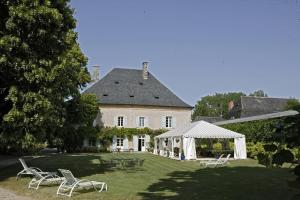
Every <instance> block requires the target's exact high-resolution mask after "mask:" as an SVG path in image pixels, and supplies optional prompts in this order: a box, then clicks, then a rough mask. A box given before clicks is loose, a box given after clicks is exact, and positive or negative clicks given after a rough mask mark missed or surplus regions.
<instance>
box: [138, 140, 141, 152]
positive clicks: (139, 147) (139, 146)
mask: <svg viewBox="0 0 300 200" xmlns="http://www.w3.org/2000/svg"><path fill="white" fill-rule="evenodd" d="M138 151H142V140H141V139H139V145H138Z"/></svg>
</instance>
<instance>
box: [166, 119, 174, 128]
mask: <svg viewBox="0 0 300 200" xmlns="http://www.w3.org/2000/svg"><path fill="white" fill-rule="evenodd" d="M165 125H166V128H172V127H173V117H172V116H166V121H165Z"/></svg>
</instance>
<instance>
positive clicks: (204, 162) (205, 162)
mask: <svg viewBox="0 0 300 200" xmlns="http://www.w3.org/2000/svg"><path fill="white" fill-rule="evenodd" d="M223 156H224V154H221V155H220V156H219V158H217V159H216V158H215V159H211V160H206V161H200V165H203V166H204V167H207V165H208V164H209V163H215V162H219V161H220V160H221V159H222V158H223Z"/></svg>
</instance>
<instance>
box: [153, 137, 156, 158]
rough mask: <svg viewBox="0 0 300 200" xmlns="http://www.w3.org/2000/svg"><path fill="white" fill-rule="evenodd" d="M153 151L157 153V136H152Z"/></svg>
mask: <svg viewBox="0 0 300 200" xmlns="http://www.w3.org/2000/svg"><path fill="white" fill-rule="evenodd" d="M153 153H154V154H157V138H154V149H153Z"/></svg>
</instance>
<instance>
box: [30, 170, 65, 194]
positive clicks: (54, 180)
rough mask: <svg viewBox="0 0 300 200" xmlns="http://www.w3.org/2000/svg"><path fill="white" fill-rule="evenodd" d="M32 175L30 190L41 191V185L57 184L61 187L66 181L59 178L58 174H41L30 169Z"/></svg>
mask: <svg viewBox="0 0 300 200" xmlns="http://www.w3.org/2000/svg"><path fill="white" fill-rule="evenodd" d="M28 170H29V171H30V172H31V173H32V174H33V178H32V180H31V181H30V182H29V184H28V188H32V189H36V190H37V189H39V186H40V185H41V184H46V185H50V184H57V185H59V184H60V183H61V182H63V181H64V180H65V178H64V177H59V176H58V175H57V174H56V172H48V174H40V173H39V172H37V171H36V170H35V169H30V168H29V169H28Z"/></svg>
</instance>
